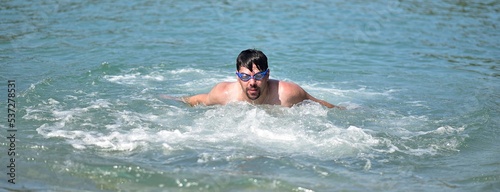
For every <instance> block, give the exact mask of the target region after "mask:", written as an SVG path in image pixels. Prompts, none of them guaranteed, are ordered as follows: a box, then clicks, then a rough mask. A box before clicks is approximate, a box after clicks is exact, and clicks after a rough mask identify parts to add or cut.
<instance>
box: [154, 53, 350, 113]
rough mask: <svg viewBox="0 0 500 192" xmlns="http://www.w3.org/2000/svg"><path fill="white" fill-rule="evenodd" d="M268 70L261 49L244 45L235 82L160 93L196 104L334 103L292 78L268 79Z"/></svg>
mask: <svg viewBox="0 0 500 192" xmlns="http://www.w3.org/2000/svg"><path fill="white" fill-rule="evenodd" d="M270 73H271V71H270V70H269V68H268V65H267V57H266V55H264V53H263V52H262V51H259V50H255V49H247V50H244V51H242V52H241V53H240V54H239V55H238V57H237V58H236V76H237V81H236V82H221V83H218V84H217V85H215V86H214V87H213V88H212V90H211V91H210V92H208V93H205V94H198V95H193V96H186V97H181V98H174V97H170V96H167V95H162V97H163V98H166V99H175V100H179V101H182V102H184V103H187V104H189V105H191V106H195V105H205V106H209V105H225V104H228V103H231V102H237V101H245V102H248V103H251V104H257V105H258V104H268V105H281V106H285V107H292V106H293V105H295V104H297V103H300V102H302V101H304V100H311V101H314V102H317V103H319V104H321V105H323V106H325V107H328V108H340V109H344V107H340V106H335V105H333V104H331V103H328V102H326V101H324V100H321V99H317V98H315V97H313V96H311V95H310V94H309V93H307V92H306V91H305V90H304V89H303V88H302V87H300V86H299V85H297V84H295V83H292V82H285V81H280V80H275V79H269V74H270Z"/></svg>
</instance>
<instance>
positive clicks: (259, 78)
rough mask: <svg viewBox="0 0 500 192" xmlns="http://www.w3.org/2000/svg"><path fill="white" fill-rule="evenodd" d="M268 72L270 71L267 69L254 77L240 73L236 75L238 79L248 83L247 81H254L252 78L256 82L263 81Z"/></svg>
mask: <svg viewBox="0 0 500 192" xmlns="http://www.w3.org/2000/svg"><path fill="white" fill-rule="evenodd" d="M268 72H269V69H266V70H265V71H262V72H258V73H256V74H255V75H253V76H252V75H249V74H246V73H239V72H236V75H238V77H239V78H240V79H241V80H242V81H244V82H247V81H250V79H252V78H253V79H255V80H256V81H257V80H261V79H262V78H264V77H265V76H266V75H267V73H268Z"/></svg>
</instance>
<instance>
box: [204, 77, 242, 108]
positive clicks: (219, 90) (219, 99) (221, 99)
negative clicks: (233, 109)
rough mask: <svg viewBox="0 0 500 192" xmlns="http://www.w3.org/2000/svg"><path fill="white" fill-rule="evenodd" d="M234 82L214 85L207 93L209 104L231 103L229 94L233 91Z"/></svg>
mask: <svg viewBox="0 0 500 192" xmlns="http://www.w3.org/2000/svg"><path fill="white" fill-rule="evenodd" d="M234 86H235V83H234V82H221V83H218V84H217V85H215V86H214V87H213V88H212V90H211V91H210V92H209V93H208V100H209V103H210V104H222V105H223V104H226V103H228V102H229V101H231V100H232V99H231V95H232V94H231V93H232V92H233V90H234Z"/></svg>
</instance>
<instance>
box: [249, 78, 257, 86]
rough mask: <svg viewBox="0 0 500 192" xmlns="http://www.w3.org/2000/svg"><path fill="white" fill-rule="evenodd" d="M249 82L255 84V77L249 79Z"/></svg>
mask: <svg viewBox="0 0 500 192" xmlns="http://www.w3.org/2000/svg"><path fill="white" fill-rule="evenodd" d="M248 84H250V85H255V84H256V80H255V78H251V79H250V80H248Z"/></svg>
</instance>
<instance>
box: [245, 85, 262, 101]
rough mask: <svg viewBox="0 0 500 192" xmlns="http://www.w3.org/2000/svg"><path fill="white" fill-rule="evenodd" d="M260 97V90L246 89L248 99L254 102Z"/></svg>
mask: <svg viewBox="0 0 500 192" xmlns="http://www.w3.org/2000/svg"><path fill="white" fill-rule="evenodd" d="M259 96H260V90H259V89H258V88H248V89H247V97H248V98H249V99H252V100H255V99H257V98H259Z"/></svg>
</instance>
